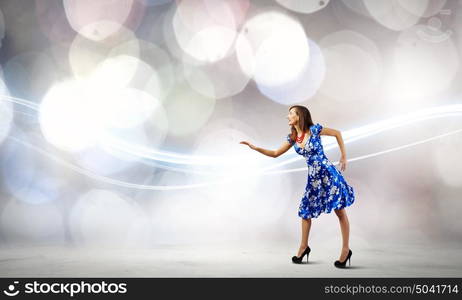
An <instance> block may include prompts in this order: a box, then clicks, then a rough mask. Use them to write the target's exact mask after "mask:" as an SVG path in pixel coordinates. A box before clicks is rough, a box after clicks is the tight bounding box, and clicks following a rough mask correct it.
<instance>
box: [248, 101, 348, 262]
mask: <svg viewBox="0 0 462 300" xmlns="http://www.w3.org/2000/svg"><path fill="white" fill-rule="evenodd" d="M287 118H288V119H289V125H290V126H291V133H290V134H288V135H287V137H286V141H285V142H284V143H283V144H282V146H281V147H280V148H279V149H277V150H267V149H263V148H259V147H256V146H254V145H252V144H251V143H249V142H247V141H242V142H240V143H241V144H245V145H248V146H249V147H250V148H251V149H253V150H256V151H258V152H260V153H262V154H264V155H267V156H270V157H278V156H280V155H282V154H283V153H285V152H287V150H289V149H290V148H291V147H292V146H293V147H294V150H295V152H297V153H298V154H299V155H303V157H304V158H305V159H306V163H307V165H308V180H307V185H306V188H305V193H304V196H303V198H302V200H301V202H300V206H299V209H298V215H299V217H301V221H302V238H301V243H300V248H299V249H298V253H297V255H296V256H293V257H292V261H293V262H294V263H301V262H302V259H303V257H304V256H305V255H307V258H306V260H307V262H308V255H309V253H310V251H311V249H310V247H309V246H308V236H309V233H310V228H311V218H317V217H318V216H319V215H320V214H321V213H330V212H331V211H332V210H334V211H335V214H336V215H337V217H338V219H339V222H340V228H341V231H342V251H341V253H340V257H339V259H338V260H336V261H335V262H334V265H335V266H336V267H339V268H343V267H345V266H346V262H347V260H348V261H349V262H350V264H351V255H352V254H353V252H352V251H351V250H350V247H349V233H350V224H349V222H348V217H347V214H346V211H345V207H348V206H350V205H352V204H353V202H354V200H355V196H354V190H353V188H352V187H351V186H350V185H348V183H347V182H346V181H345V179H344V178H343V176H342V174H341V173H340V172H339V171H338V170H337V169H336V168H335V167H334V165H333V164H332V163H331V162H330V161H329V159H328V158H327V156H326V155H325V154H324V149H323V146H322V143H321V138H320V136H321V135H330V136H335V138H336V139H337V142H338V144H339V146H340V151H341V158H340V169H341V171H345V168H346V164H347V160H346V153H345V146H344V144H343V139H342V135H341V133H340V131H338V130H335V129H331V128H327V127H323V126H321V125H320V124H319V123H317V124H314V123H313V121H312V120H311V114H310V111H309V110H308V108H306V107H304V106H301V105H293V106H291V107H290V108H289V115H288V116H287Z"/></svg>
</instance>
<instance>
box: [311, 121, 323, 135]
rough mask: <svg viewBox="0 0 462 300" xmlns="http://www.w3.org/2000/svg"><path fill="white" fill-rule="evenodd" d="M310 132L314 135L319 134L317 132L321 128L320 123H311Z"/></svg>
mask: <svg viewBox="0 0 462 300" xmlns="http://www.w3.org/2000/svg"><path fill="white" fill-rule="evenodd" d="M310 129H311V132H312V133H313V134H314V135H319V133H320V132H321V130H322V125H321V124H319V123H315V124H313V125H312V126H311V127H310Z"/></svg>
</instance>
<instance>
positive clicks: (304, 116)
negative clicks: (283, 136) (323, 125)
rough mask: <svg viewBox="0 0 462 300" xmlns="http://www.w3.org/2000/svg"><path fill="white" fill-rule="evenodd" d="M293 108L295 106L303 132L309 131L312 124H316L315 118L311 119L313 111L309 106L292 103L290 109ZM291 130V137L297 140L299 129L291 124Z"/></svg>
mask: <svg viewBox="0 0 462 300" xmlns="http://www.w3.org/2000/svg"><path fill="white" fill-rule="evenodd" d="M292 108H295V113H296V114H297V115H298V118H299V120H298V123H299V124H298V125H299V126H300V129H301V130H302V131H303V132H305V131H308V130H309V128H310V127H311V126H312V125H314V123H313V120H312V119H311V113H310V111H309V110H308V108H306V107H305V106H302V105H292V106H291V107H289V111H290V110H291V109H292ZM290 130H291V134H290V139H291V140H292V141H294V142H295V140H296V138H297V130H296V129H295V127H294V126H293V125H292V126H291V128H290ZM310 134H311V133H310Z"/></svg>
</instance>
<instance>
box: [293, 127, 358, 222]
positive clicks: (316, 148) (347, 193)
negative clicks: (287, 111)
mask: <svg viewBox="0 0 462 300" xmlns="http://www.w3.org/2000/svg"><path fill="white" fill-rule="evenodd" d="M321 129H322V126H321V125H320V124H319V123H316V124H314V125H312V126H311V127H310V132H311V135H310V136H309V137H308V140H307V142H306V145H305V148H301V147H299V146H298V145H297V143H295V141H291V140H290V134H288V135H287V137H286V139H287V141H288V142H289V143H290V144H291V145H292V146H293V147H294V149H295V152H297V153H298V154H300V155H303V157H305V159H306V163H307V165H308V180H307V184H306V188H305V192H304V195H303V198H302V200H301V202H300V206H299V209H298V215H299V216H300V217H301V218H304V219H308V218H317V217H318V216H319V215H320V214H321V213H330V212H331V211H332V210H333V209H341V208H344V207H347V206H350V205H352V204H353V202H354V201H355V195H354V189H353V188H352V187H351V186H350V185H348V183H347V182H346V180H345V178H343V176H342V174H341V173H340V171H338V170H337V168H336V167H335V166H334V165H333V164H332V163H331V162H330V161H329V159H328V158H327V156H326V155H325V154H324V149H323V146H322V143H321V137H320V132H321Z"/></svg>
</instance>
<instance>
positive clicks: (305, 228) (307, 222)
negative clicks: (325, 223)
mask: <svg viewBox="0 0 462 300" xmlns="http://www.w3.org/2000/svg"><path fill="white" fill-rule="evenodd" d="M301 219H302V242H301V243H300V248H299V249H298V253H297V256H298V257H300V255H302V253H303V251H305V249H306V247H308V236H309V235H310V228H311V218H309V219H303V218H301Z"/></svg>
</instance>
